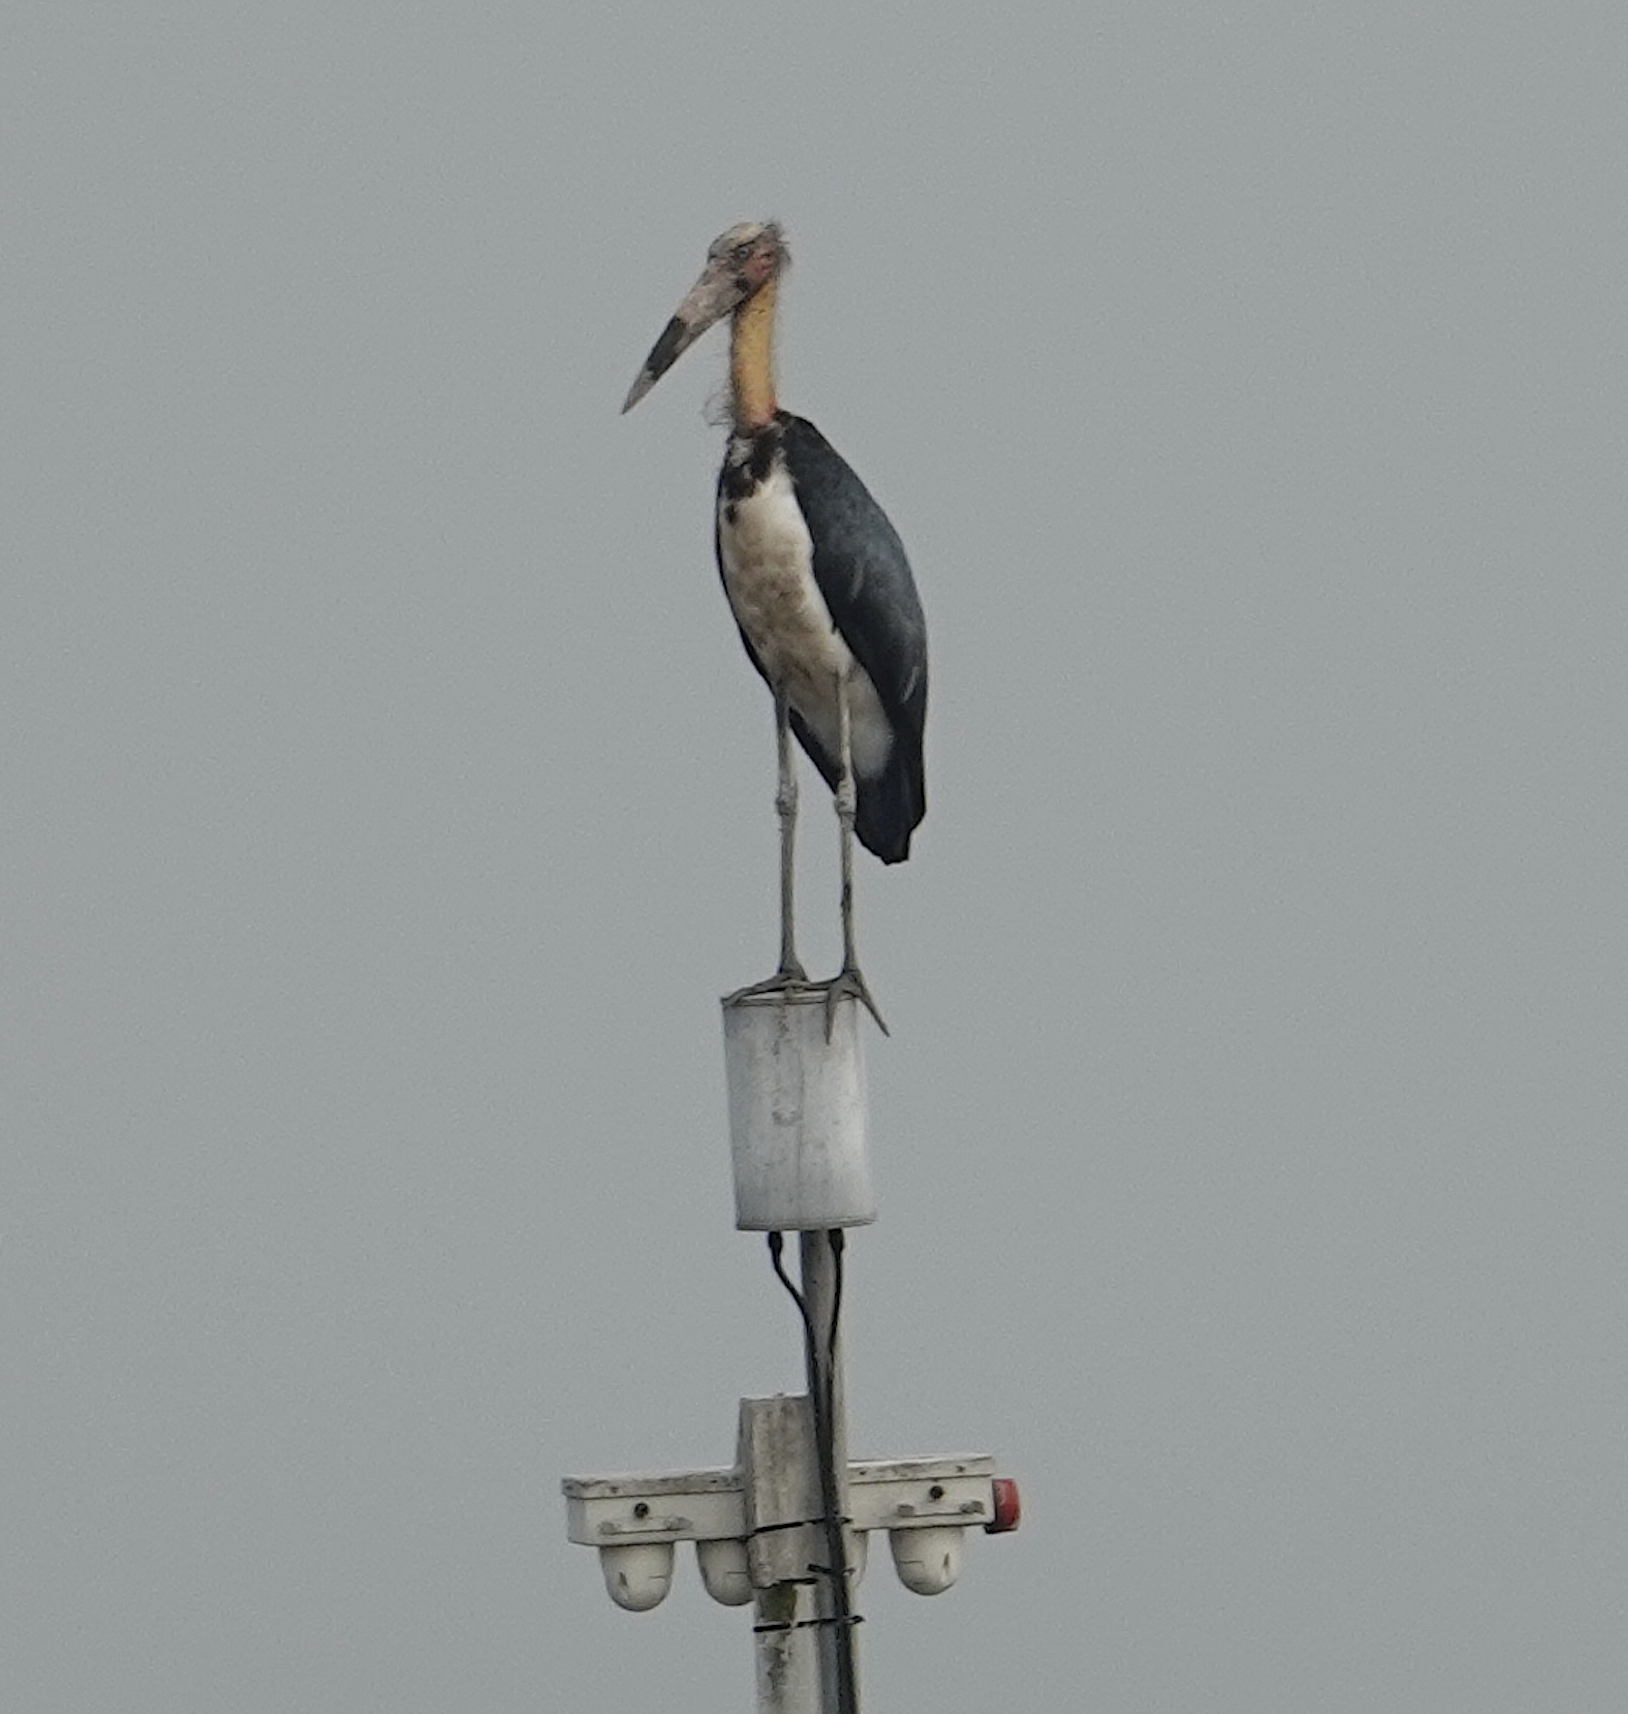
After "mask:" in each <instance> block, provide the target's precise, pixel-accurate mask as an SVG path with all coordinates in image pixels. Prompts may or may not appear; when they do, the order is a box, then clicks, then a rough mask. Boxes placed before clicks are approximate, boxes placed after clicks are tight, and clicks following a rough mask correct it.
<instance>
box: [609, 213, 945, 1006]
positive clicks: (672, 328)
mask: <svg viewBox="0 0 1628 1714" xmlns="http://www.w3.org/2000/svg"><path fill="white" fill-rule="evenodd" d="M787 259H788V258H787V253H786V244H785V239H784V238H783V237H782V235H781V231H780V228H779V227H778V226H777V225H775V224H774V223H773V222H772V221H770V222H767V223H764V224H758V223H756V222H747V223H746V224H743V225H740V226H732V227H730V229H729V230H728V231H727V232H726V233H724V234H723V236H722V237H720V238H718V239H716V240H715V241H714V242H713V244H712V247H711V248H710V249H709V250H708V251H707V264H706V267H705V268H703V269H702V271H701V277H700V279H698V280H697V281H696V282H695V285H694V286H693V287H692V288H691V290H690V293H689V296H688V297H686V298H685V299H684V301H683V303H681V304H680V305H679V306H678V309H677V311H676V312H675V313H674V315H673V318H672V319H671V320H670V321H669V322H668V323H667V326H666V327H665V328H664V329H663V330H662V334H661V337H660V338H659V339H658V340H657V341H656V343H655V345H654V347H653V348H652V349H651V352H650V355H649V356H648V357H647V358H646V359H645V362H644V367H643V368H642V369H641V370H640V371H639V373H638V377H637V378H636V379H635V381H634V383H633V385H632V387H631V388H630V389H629V391H628V396H627V402H626V403H625V404H624V405H623V406H622V409H623V410H624V411H629V410H631V409H632V408H633V407H634V406H635V405H636V404H637V403H638V402H639V400H640V399H642V398H643V397H644V396H645V394H646V393H648V392H649V391H650V389H651V388H652V387H653V386H655V384H656V382H657V381H658V380H660V379H661V377H662V376H663V375H664V374H665V373H666V372H667V370H668V369H670V368H671V367H672V365H673V364H674V362H676V361H677V359H678V358H679V356H680V355H681V354H682V353H683V352H684V351H685V350H687V349H688V348H689V346H690V345H692V344H693V343H694V342H695V340H696V339H698V338H699V337H700V335H701V334H703V333H704V332H705V331H706V330H707V329H708V328H709V327H711V326H712V325H713V324H714V323H715V322H718V321H721V320H722V319H723V318H724V317H725V316H726V315H727V316H730V317H731V318H732V319H731V323H730V351H729V376H730V398H731V416H732V427H731V430H730V435H729V444H728V446H727V447H726V449H725V451H724V464H723V469H722V471H721V472H720V473H719V477H718V509H717V533H716V547H717V554H718V570H719V572H720V573H721V575H722V577H723V584H724V593H725V594H726V595H727V596H728V598H729V605H730V608H731V610H732V611H733V612H734V615H735V622H736V624H737V625H738V626H739V627H740V634H741V641H742V642H743V643H745V645H746V652H747V654H748V655H749V656H750V657H751V660H752V665H753V666H755V667H756V668H757V670H758V671H759V672H760V673H761V674H762V675H763V677H764V679H765V681H766V682H767V683H768V686H769V689H770V691H771V692H772V693H773V695H774V707H775V727H776V734H777V739H778V750H779V790H778V792H777V793H776V796H775V808H776V810H777V811H778V813H779V817H780V964H779V968H778V969H777V970H776V972H775V974H774V975H773V976H772V977H770V978H769V980H768V981H767V982H763V983H759V984H757V985H755V986H754V987H753V988H751V989H745V990H742V992H743V993H761V992H765V991H773V990H776V989H795V988H803V987H811V986H823V987H825V988H826V990H827V994H828V998H829V999H831V1000H834V999H835V997H836V995H837V994H839V993H842V992H847V993H851V994H854V995H855V996H857V997H858V998H859V999H861V1000H863V1001H864V1003H865V1004H866V1005H867V1006H869V1007H870V1010H871V1012H872V1014H873V1015H875V1014H876V1007H875V1006H874V1005H873V1004H872V1003H871V999H870V995H869V993H868V991H867V990H866V987H865V982H864V978H863V977H862V976H861V975H860V971H859V961H858V958H857V956H856V955H855V952H854V921H853V835H854V834H855V833H856V832H857V833H858V835H859V840H860V843H861V844H862V845H864V846H865V847H866V849H867V850H869V851H873V852H875V854H876V855H877V856H878V857H880V858H881V859H882V861H883V862H884V863H902V862H903V861H904V860H905V859H906V858H907V857H908V856H909V855H910V835H911V833H912V832H913V831H914V830H915V828H916V826H917V824H918V823H919V822H920V821H921V818H922V815H923V813H924V811H925V809H926V793H925V788H924V784H923V778H922V754H921V747H922V727H923V724H924V722H925V720H926V716H927V626H926V621H925V620H924V619H923V617H922V611H921V602H920V600H919V598H918V597H917V595H916V584H915V579H914V578H913V577H912V576H911V575H910V562H909V560H908V559H906V557H905V551H904V545H903V543H901V542H900V540H899V536H898V532H897V531H896V530H895V529H894V528H893V526H892V524H890V523H889V522H888V519H887V514H886V513H884V512H883V510H882V508H881V507H880V506H879V505H877V503H876V501H875V500H873V499H872V498H871V494H870V490H869V489H868V488H866V486H865V484H864V483H863V482H861V481H860V480H859V478H858V477H857V476H856V475H855V474H854V473H853V471H852V470H850V469H849V468H848V465H847V464H846V463H845V462H844V461H843V459H842V458H841V456H840V455H839V454H838V453H837V452H836V450H835V449H834V448H833V447H832V446H831V444H830V442H829V441H827V440H826V438H825V436H824V435H822V434H821V433H820V431H819V430H818V429H817V428H815V427H814V425H813V424H812V423H811V422H807V421H805V420H804V419H803V418H802V417H796V416H793V415H792V414H791V413H790V412H789V411H783V410H781V409H780V407H779V405H778V403H777V402H776V399H775V390H774V363H773V341H774V314H775V294H776V291H777V289H778V286H779V283H780V278H781V275H782V274H783V273H784V272H785V268H786V263H787ZM792 732H795V733H796V734H797V737H798V740H799V742H800V743H801V744H802V746H803V748H804V749H805V750H806V751H807V752H808V754H809V756H810V758H811V759H812V760H813V763H814V766H815V767H816V768H818V769H819V771H820V773H821V774H822V775H823V776H824V778H825V781H826V784H827V785H829V786H830V787H831V788H832V790H833V792H834V793H835V795H836V809H837V817H838V822H839V824H840V827H841V839H842V970H841V972H840V973H839V974H838V975H837V976H836V977H835V978H833V980H832V982H831V983H829V984H810V983H809V981H808V978H807V976H806V975H805V974H804V971H803V967H802V965H801V964H800V963H799V962H798V960H797V950H796V941H795V935H794V926H793V921H792V862H793V850H794V832H795V824H796V816H797V783H796V774H795V772H794V769H793V759H792V753H791V739H790V733H792ZM877 1022H878V1023H880V1022H881V1018H880V1016H877ZM884 1027H885V1026H884Z"/></svg>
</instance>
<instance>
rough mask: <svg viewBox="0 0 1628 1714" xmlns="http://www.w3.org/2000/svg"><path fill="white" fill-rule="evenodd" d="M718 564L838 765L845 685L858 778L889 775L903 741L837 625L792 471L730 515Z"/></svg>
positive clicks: (734, 604) (771, 667) (794, 702)
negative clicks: (840, 695)
mask: <svg viewBox="0 0 1628 1714" xmlns="http://www.w3.org/2000/svg"><path fill="white" fill-rule="evenodd" d="M731 510H732V511H733V513H734V517H733V519H731V517H730V515H729V513H730V511H731ZM718 558H719V561H720V563H721V567H722V570H723V578H724V592H725V594H727V595H728V597H729V605H730V607H731V608H732V609H733V610H734V614H735V621H736V623H737V624H738V625H739V626H740V628H741V630H742V631H743V632H745V634H746V637H747V640H748V641H749V642H750V643H751V645H752V648H753V650H754V651H755V652H756V654H757V658H758V659H759V660H760V661H761V662H762V663H763V669H764V671H765V672H766V673H767V674H768V675H769V677H770V679H771V680H772V681H773V682H774V683H776V684H781V685H784V686H785V689H786V696H787V698H788V699H789V701H790V703H791V706H792V707H793V708H795V709H796V710H797V712H798V713H799V714H800V715H801V716H802V717H803V719H804V720H805V721H806V722H807V723H808V725H809V727H810V728H811V729H812V730H813V732H814V735H815V736H816V737H817V738H818V739H819V741H820V743H821V744H822V745H823V746H824V748H825V750H826V751H827V753H828V754H829V755H830V756H832V757H833V758H835V757H836V756H837V755H838V753H839V741H838V733H837V695H836V691H837V683H838V680H839V679H841V680H845V681H846V682H847V685H848V715H849V720H850V722H851V729H852V741H853V761H854V772H855V773H856V774H861V775H865V776H867V777H869V776H872V775H875V774H879V773H881V771H882V769H883V768H884V767H885V766H886V765H887V758H888V752H889V751H890V750H891V749H892V748H893V734H892V732H891V731H890V729H889V727H888V723H887V717H886V715H885V714H884V713H883V712H882V703H881V699H880V698H879V697H878V696H877V694H876V687H875V685H873V684H872V683H871V680H870V675H869V674H868V673H867V672H866V671H865V669H864V668H863V667H862V666H860V664H859V663H858V662H857V661H856V660H855V659H854V657H853V654H852V653H851V651H850V650H849V648H848V645H847V644H846V643H845V642H843V640H842V638H841V636H840V635H839V634H838V632H837V628H836V626H835V625H834V624H832V622H831V612H830V609H829V608H828V607H827V606H826V605H825V598H824V596H822V595H821V594H820V587H819V585H818V584H817V583H816V582H815V581H814V544H813V543H812V542H811V541H810V540H809V535H808V526H807V525H806V524H805V523H804V522H803V514H802V512H801V511H800V510H799V509H798V506H797V501H796V497H795V495H794V494H793V492H792V486H791V478H790V477H789V476H788V475H787V474H786V472H785V470H784V469H782V468H780V467H778V466H777V467H776V468H774V469H772V470H771V471H770V473H769V476H768V479H767V480H766V481H765V482H764V483H763V484H762V486H761V487H759V488H758V489H757V490H756V491H755V492H754V493H752V494H751V495H749V496H748V497H747V498H746V499H744V500H736V501H734V502H732V503H731V504H730V506H729V507H727V508H721V509H720V511H719V514H718Z"/></svg>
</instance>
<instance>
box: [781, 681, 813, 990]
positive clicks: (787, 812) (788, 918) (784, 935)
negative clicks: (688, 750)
mask: <svg viewBox="0 0 1628 1714" xmlns="http://www.w3.org/2000/svg"><path fill="white" fill-rule="evenodd" d="M774 736H775V746H776V750H777V753H778V756H779V765H780V783H779V786H778V788H777V789H776V791H775V794H774V808H775V813H776V814H777V815H778V816H779V817H780V970H779V974H780V975H781V976H783V977H787V978H789V979H790V980H792V981H795V982H806V981H807V980H808V977H807V976H806V975H805V974H804V971H803V967H802V965H801V964H799V963H798V962H797V929H796V921H795V912H794V910H793V906H792V894H793V886H794V880H795V873H796V854H797V760H796V757H794V756H793V755H792V752H791V704H790V703H789V702H788V701H787V699H786V691H785V687H784V686H783V685H776V686H775V689H774Z"/></svg>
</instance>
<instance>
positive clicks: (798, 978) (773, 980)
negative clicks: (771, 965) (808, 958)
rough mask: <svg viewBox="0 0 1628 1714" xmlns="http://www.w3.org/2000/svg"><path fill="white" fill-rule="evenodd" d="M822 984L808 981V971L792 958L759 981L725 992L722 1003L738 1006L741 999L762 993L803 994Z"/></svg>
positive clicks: (753, 998)
mask: <svg viewBox="0 0 1628 1714" xmlns="http://www.w3.org/2000/svg"><path fill="white" fill-rule="evenodd" d="M823 986H824V984H823V983H821V982H810V981H809V979H808V972H807V971H806V970H804V969H803V967H802V965H801V964H799V963H797V962H796V960H795V959H794V960H793V961H792V962H791V963H790V964H782V965H781V966H780V968H779V969H778V970H777V971H775V973H774V975H772V976H765V977H764V979H763V980H762V981H761V982H749V983H748V984H747V985H746V986H745V987H744V988H737V989H736V990H735V992H734V993H733V994H725V995H724V1004H725V1005H726V1006H738V1005H739V1004H740V1003H741V1001H743V1000H755V999H757V998H758V996H759V995H762V994H803V993H807V992H809V991H811V990H813V989H816V988H821V987H823Z"/></svg>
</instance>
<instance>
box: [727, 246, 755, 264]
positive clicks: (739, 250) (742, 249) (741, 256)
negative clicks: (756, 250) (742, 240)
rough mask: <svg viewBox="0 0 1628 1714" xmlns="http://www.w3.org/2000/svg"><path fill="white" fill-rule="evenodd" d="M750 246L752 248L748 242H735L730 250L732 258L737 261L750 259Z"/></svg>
mask: <svg viewBox="0 0 1628 1714" xmlns="http://www.w3.org/2000/svg"><path fill="white" fill-rule="evenodd" d="M752 248H753V247H752V245H751V244H749V243H748V244H737V245H736V246H735V248H734V250H733V251H732V252H731V254H732V255H733V256H734V258H735V260H736V261H737V262H745V261H748V260H750V258H751V255H752Z"/></svg>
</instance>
